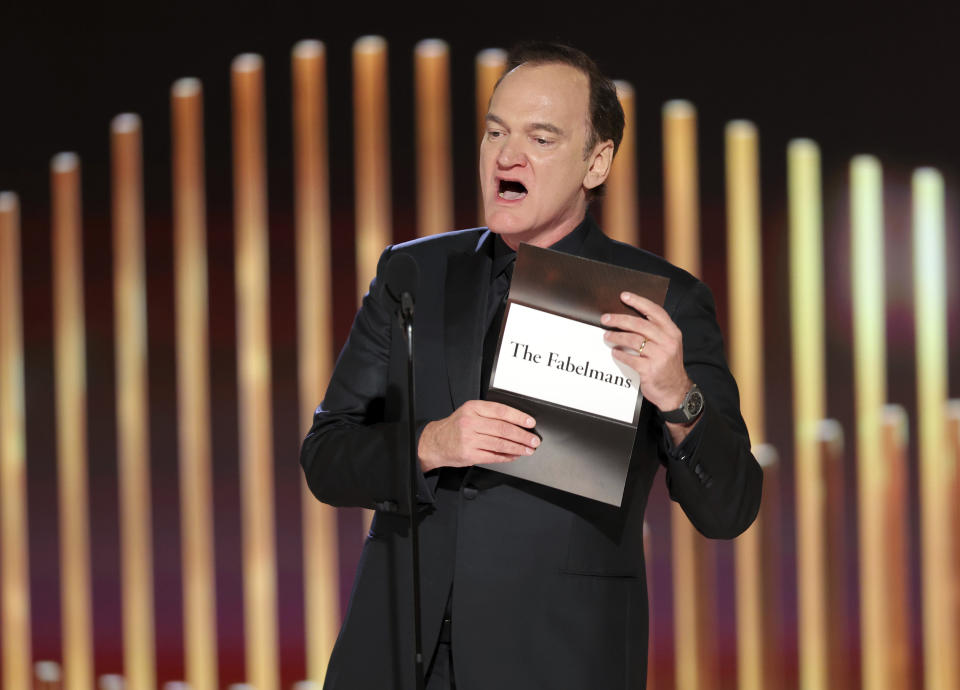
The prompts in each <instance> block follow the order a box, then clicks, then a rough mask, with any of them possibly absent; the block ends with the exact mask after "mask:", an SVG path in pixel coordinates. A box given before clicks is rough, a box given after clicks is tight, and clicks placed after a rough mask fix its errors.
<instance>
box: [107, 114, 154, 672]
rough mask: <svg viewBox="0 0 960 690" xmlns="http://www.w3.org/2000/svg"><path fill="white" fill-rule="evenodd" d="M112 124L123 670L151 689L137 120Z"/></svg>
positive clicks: (140, 175) (123, 118)
mask: <svg viewBox="0 0 960 690" xmlns="http://www.w3.org/2000/svg"><path fill="white" fill-rule="evenodd" d="M110 129H111V141H112V146H111V149H112V151H111V153H112V170H111V176H112V188H113V275H114V279H113V299H114V305H115V306H114V327H115V330H116V348H117V354H116V357H117V364H116V366H117V383H116V386H117V437H118V438H117V454H118V458H117V460H118V464H119V482H120V548H121V563H122V573H123V580H122V581H123V632H124V636H123V637H124V672H125V675H126V677H127V680H128V682H129V683H130V687H133V688H144V689H145V690H148V689H150V688H154V687H155V686H156V658H155V648H154V613H153V606H154V604H153V538H152V534H151V508H150V441H149V433H150V426H149V413H148V406H147V296H146V276H145V268H144V249H143V233H144V227H143V226H144V210H143V160H142V153H141V146H142V144H141V139H142V134H141V124H140V118H139V116H137V115H134V114H131V113H126V114H123V115H117V116H116V117H115V118H114V119H113V121H112V122H111V125H110Z"/></svg>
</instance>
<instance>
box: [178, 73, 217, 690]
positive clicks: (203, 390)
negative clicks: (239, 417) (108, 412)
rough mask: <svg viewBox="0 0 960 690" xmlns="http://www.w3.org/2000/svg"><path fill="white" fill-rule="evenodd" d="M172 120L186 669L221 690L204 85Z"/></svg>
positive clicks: (203, 687)
mask: <svg viewBox="0 0 960 690" xmlns="http://www.w3.org/2000/svg"><path fill="white" fill-rule="evenodd" d="M170 119H171V130H172V131H171V140H172V141H171V143H172V150H173V160H172V164H173V260H174V267H173V268H174V293H175V301H176V324H177V334H176V342H177V430H178V442H179V445H178V449H179V463H180V515H181V518H180V540H181V541H180V548H181V558H182V567H183V573H182V576H183V653H184V666H185V671H186V679H187V682H188V683H189V684H190V687H191V688H194V689H195V690H216V688H217V687H218V685H217V611H216V584H215V583H216V576H215V564H214V548H213V489H212V483H211V482H212V478H211V472H212V470H211V448H210V349H209V337H208V325H207V324H208V312H207V310H208V306H207V305H208V297H207V294H208V291H207V220H206V200H205V183H204V155H203V86H202V85H201V83H200V82H199V81H198V80H196V79H180V80H178V81H176V82H174V84H173V87H172V88H171V90H170Z"/></svg>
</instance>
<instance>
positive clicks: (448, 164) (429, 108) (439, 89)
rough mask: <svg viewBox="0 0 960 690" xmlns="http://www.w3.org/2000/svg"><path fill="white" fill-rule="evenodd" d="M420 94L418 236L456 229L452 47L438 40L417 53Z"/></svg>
mask: <svg viewBox="0 0 960 690" xmlns="http://www.w3.org/2000/svg"><path fill="white" fill-rule="evenodd" d="M413 80H414V91H415V92H416V121H417V125H416V140H417V234H418V235H419V236H420V237H424V236H426V235H435V234H437V233H441V232H448V231H449V230H452V229H453V152H452V150H451V146H452V143H451V136H450V47H449V46H448V45H447V44H446V42H444V41H441V40H439V39H436V38H430V39H426V40H424V41H420V42H419V43H417V45H416V46H415V47H414V49H413Z"/></svg>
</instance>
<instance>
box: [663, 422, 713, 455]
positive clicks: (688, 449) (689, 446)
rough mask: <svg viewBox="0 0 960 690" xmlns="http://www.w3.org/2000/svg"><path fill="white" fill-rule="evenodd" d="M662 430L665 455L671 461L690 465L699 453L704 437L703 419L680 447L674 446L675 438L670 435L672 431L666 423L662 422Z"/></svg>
mask: <svg viewBox="0 0 960 690" xmlns="http://www.w3.org/2000/svg"><path fill="white" fill-rule="evenodd" d="M701 417H702V415H701ZM661 428H662V430H663V434H662V438H663V452H664V454H666V456H667V458H669V459H670V460H673V461H680V462H683V463H684V464H687V465H688V464H689V463H690V458H692V457H693V455H694V454H695V453H696V452H697V448H698V447H699V446H700V439H701V438H702V437H703V424H702V419H700V418H698V419H697V422H696V423H695V424H694V426H693V428H692V429H691V430H690V433H689V434H687V435H686V436H685V437H684V439H683V440H682V441H681V442H680V445H678V446H675V445H673V436H671V435H670V429H668V428H667V423H666V422H664V421H661Z"/></svg>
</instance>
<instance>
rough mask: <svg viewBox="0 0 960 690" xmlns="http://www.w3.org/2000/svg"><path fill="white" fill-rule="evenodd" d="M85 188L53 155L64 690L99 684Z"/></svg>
mask: <svg viewBox="0 0 960 690" xmlns="http://www.w3.org/2000/svg"><path fill="white" fill-rule="evenodd" d="M80 189H81V188H80V159H79V157H77V155H76V154H74V153H60V154H57V155H56V156H54V157H53V160H52V161H51V162H50V192H51V199H50V202H51V215H52V218H51V220H52V237H51V245H52V254H53V256H52V263H53V332H54V371H55V385H56V409H57V483H58V489H59V502H60V516H59V517H60V523H59V524H60V598H61V610H62V622H61V627H62V630H63V688H64V690H90V688H91V687H92V684H93V619H92V606H93V604H92V600H91V599H92V596H93V590H92V588H91V581H90V500H89V491H88V487H87V363H86V343H85V339H86V338H85V335H86V333H85V327H84V314H83V302H84V295H83V214H82V211H81V206H82V205H81V195H80Z"/></svg>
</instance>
